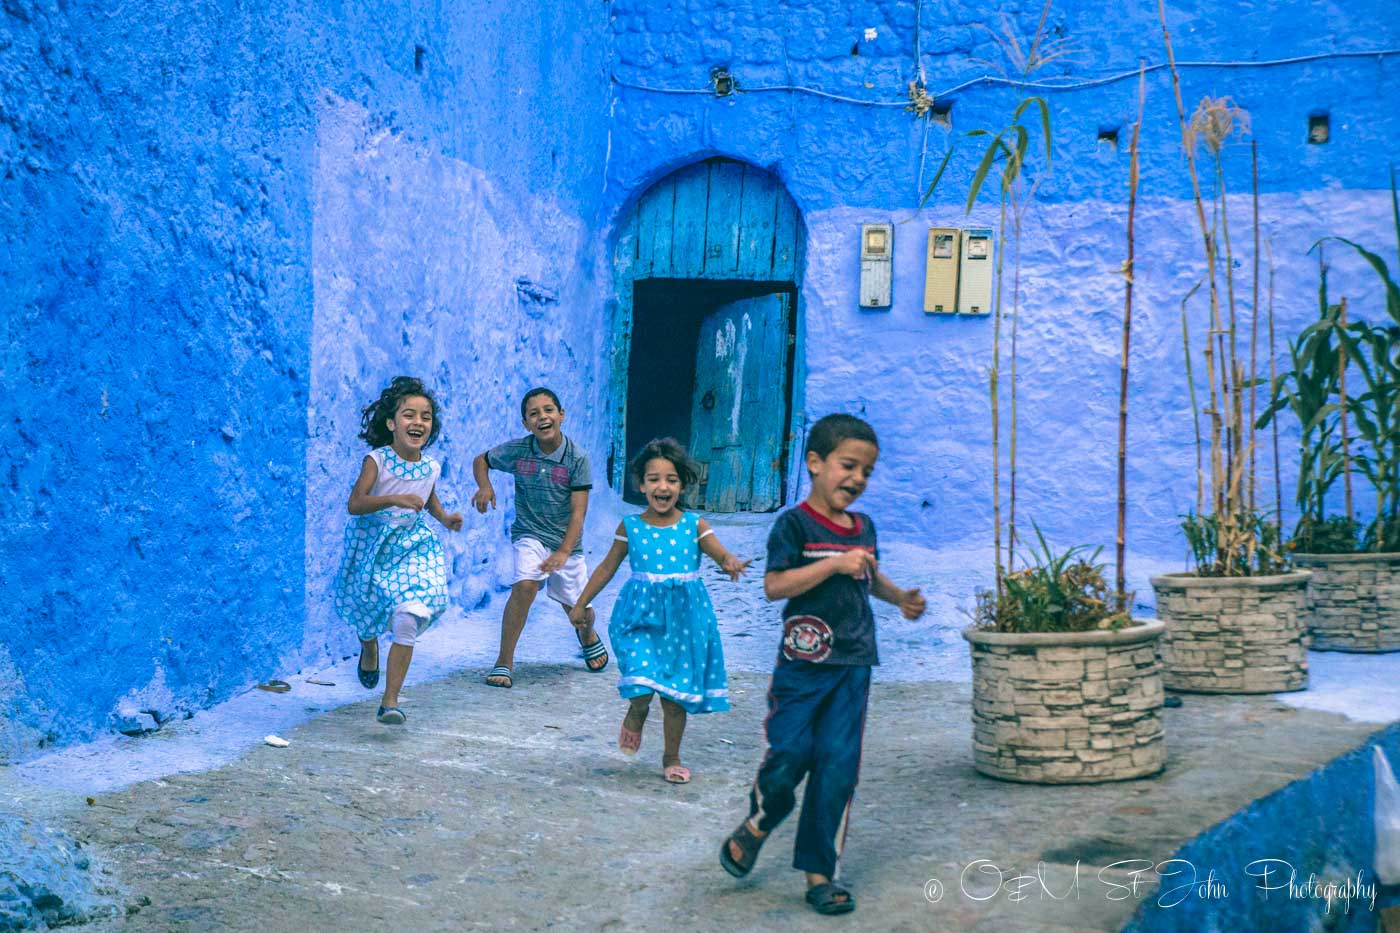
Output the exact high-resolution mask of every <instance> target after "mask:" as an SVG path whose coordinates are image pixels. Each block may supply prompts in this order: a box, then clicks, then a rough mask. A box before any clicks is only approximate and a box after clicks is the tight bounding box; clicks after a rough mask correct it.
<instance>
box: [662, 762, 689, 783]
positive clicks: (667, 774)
mask: <svg viewBox="0 0 1400 933" xmlns="http://www.w3.org/2000/svg"><path fill="white" fill-rule="evenodd" d="M661 776H662V777H664V778H665V779H666V780H667V781H668V782H669V783H671V784H689V783H690V769H689V768H687V767H686V766H685V765H667V766H666V767H665V768H663V769H662V770H661Z"/></svg>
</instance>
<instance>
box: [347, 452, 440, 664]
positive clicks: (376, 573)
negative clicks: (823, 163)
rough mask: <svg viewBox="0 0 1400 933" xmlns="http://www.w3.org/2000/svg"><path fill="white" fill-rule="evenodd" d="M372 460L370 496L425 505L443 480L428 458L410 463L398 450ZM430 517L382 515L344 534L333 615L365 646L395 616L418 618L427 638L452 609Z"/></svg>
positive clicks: (360, 519)
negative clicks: (411, 497) (418, 500)
mask: <svg viewBox="0 0 1400 933" xmlns="http://www.w3.org/2000/svg"><path fill="white" fill-rule="evenodd" d="M369 456H370V457H371V458H373V460H374V463H375V466H376V467H378V468H379V476H378V477H376V478H375V481H374V486H373V487H372V488H371V489H370V492H369V494H370V495H372V496H398V495H403V494H405V493H411V494H412V495H415V496H418V497H419V498H421V499H422V500H423V501H424V502H425V503H426V502H427V501H428V497H429V496H431V495H432V494H433V487H434V486H435V485H437V480H438V477H439V476H440V475H442V466H441V464H439V463H438V462H437V461H436V460H434V459H433V458H432V457H429V456H428V455H427V454H424V455H423V457H422V459H420V460H418V461H416V462H411V461H408V460H404V459H403V458H402V457H400V456H399V455H398V454H397V453H395V452H394V448H393V447H380V448H377V449H376V450H373V451H371V452H370V454H369ZM427 514H428V510H427V508H426V507H425V508H424V509H423V510H421V511H418V512H415V511H413V510H412V509H402V508H398V507H394V508H388V509H381V510H379V511H378V512H371V513H370V514H369V515H356V516H355V517H354V518H353V519H351V521H350V524H349V525H348V526H347V527H346V529H345V557H344V559H343V560H342V561H341V564H340V573H339V574H338V575H337V576H336V584H335V610H336V612H337V613H339V615H340V617H341V618H342V619H344V620H345V621H346V622H347V623H348V624H349V625H350V627H351V628H353V629H355V631H356V633H357V634H358V635H359V637H360V640H361V641H368V640H369V639H371V638H378V637H379V636H380V635H382V634H384V632H385V631H387V630H388V628H389V620H390V618H391V617H392V616H393V614H394V613H395V612H396V611H399V610H403V611H406V612H411V613H413V614H414V615H415V616H417V617H418V618H419V619H420V620H421V621H420V623H419V631H422V630H424V629H426V628H427V627H428V626H429V625H431V624H432V623H433V621H435V620H436V619H437V617H438V616H440V615H442V612H443V610H444V609H446V608H447V561H446V557H445V555H444V553H443V549H442V542H441V541H439V540H438V537H437V535H435V534H433V531H432V529H431V528H429V527H428V522H427Z"/></svg>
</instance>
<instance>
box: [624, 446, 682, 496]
mask: <svg viewBox="0 0 1400 933" xmlns="http://www.w3.org/2000/svg"><path fill="white" fill-rule="evenodd" d="M653 460H669V461H670V462H671V465H672V466H674V467H675V468H676V474H677V475H678V476H679V477H680V478H681V488H683V489H684V488H685V487H687V486H693V485H695V483H696V482H697V481H698V480H699V479H700V467H698V466H696V464H695V461H694V460H692V459H690V454H688V453H686V452H685V448H684V447H682V446H681V445H680V441H678V440H676V439H675V438H674V437H658V438H654V439H653V440H650V441H647V445H646V446H645V447H643V448H642V449H641V450H639V451H637V455H636V456H635V457H633V458H632V462H631V463H630V464H628V466H627V472H628V474H629V475H630V476H631V477H632V482H633V483H634V484H635V485H636V486H637V488H639V489H640V488H641V485H642V480H644V479H646V475H647V464H648V463H650V462H651V461H653Z"/></svg>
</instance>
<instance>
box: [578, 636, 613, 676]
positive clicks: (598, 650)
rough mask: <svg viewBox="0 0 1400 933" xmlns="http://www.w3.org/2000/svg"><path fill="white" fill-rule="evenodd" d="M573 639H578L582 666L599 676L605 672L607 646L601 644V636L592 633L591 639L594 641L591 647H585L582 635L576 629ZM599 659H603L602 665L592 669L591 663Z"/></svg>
mask: <svg viewBox="0 0 1400 933" xmlns="http://www.w3.org/2000/svg"><path fill="white" fill-rule="evenodd" d="M574 637H575V638H577V639H578V646H579V648H581V649H582V650H583V666H584V667H586V668H588V669H589V670H590V671H591V672H593V673H594V674H599V673H602V672H603V671H605V670H607V667H608V647H607V645H605V644H603V636H602V635H599V634H598V633H597V631H594V633H593V638H594V639H595V641H594V642H593V644H591V645H585V644H584V643H583V633H582V632H580V631H579V630H578V629H577V628H575V629H574ZM599 658H602V659H603V663H602V664H600V665H598V666H597V667H594V666H593V662H594V661H596V660H598V659H599Z"/></svg>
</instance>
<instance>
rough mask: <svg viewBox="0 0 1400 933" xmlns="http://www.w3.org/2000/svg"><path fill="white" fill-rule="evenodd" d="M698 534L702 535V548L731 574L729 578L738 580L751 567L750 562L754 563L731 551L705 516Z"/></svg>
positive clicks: (720, 566)
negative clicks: (720, 541) (738, 556)
mask: <svg viewBox="0 0 1400 933" xmlns="http://www.w3.org/2000/svg"><path fill="white" fill-rule="evenodd" d="M698 534H699V535H700V550H702V551H704V552H705V554H707V555H708V556H709V557H710V559H712V560H713V561H714V562H715V563H717V564H719V569H720V570H723V571H724V572H725V573H727V574H729V579H731V580H738V579H739V578H740V577H742V576H743V575H744V573H745V572H746V571H747V570H748V569H749V564H752V563H753V560H752V559H749V560H740V559H739V558H737V557H735V556H734V555H733V554H732V553H730V551H729V550H728V549H727V548H726V547H725V546H724V545H723V544H720V543H719V535H717V534H715V530H714V529H713V528H711V527H710V523H709V522H707V521H705V520H704V519H703V518H702V519H700V523H699V526H698Z"/></svg>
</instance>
